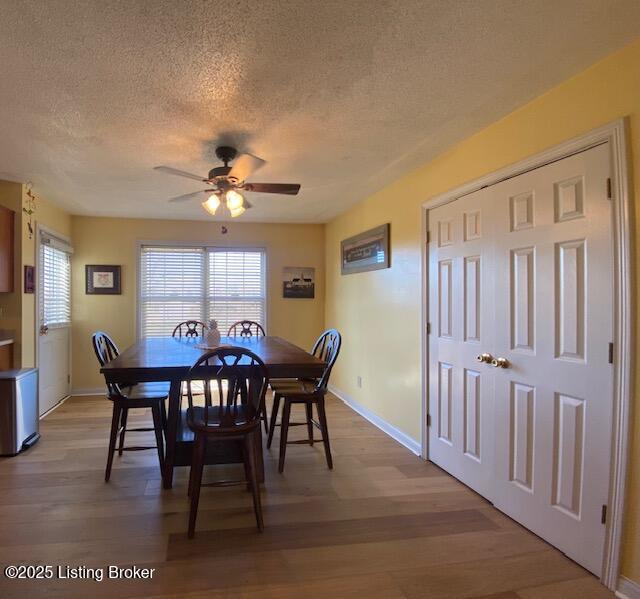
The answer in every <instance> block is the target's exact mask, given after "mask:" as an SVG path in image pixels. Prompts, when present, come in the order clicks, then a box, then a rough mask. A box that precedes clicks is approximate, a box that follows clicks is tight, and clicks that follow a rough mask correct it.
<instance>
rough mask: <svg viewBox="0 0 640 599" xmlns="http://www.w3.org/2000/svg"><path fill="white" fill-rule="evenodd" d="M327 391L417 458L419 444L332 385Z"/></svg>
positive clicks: (419, 449)
mask: <svg viewBox="0 0 640 599" xmlns="http://www.w3.org/2000/svg"><path fill="white" fill-rule="evenodd" d="M329 391H331V393H333V394H334V395H335V396H336V397H337V398H338V399H341V400H342V401H343V402H344V403H345V404H347V405H348V406H349V407H350V408H351V409H352V410H353V411H354V412H358V414H360V416H362V417H363V418H366V419H367V420H368V421H369V422H370V423H371V424H373V425H374V426H377V427H378V428H379V429H380V430H381V431H382V432H384V433H387V435H389V436H390V437H391V438H392V439H395V440H396V441H397V442H398V443H400V445H404V446H405V447H406V448H407V449H408V450H409V451H410V452H411V453H415V454H416V455H417V456H419V455H420V453H421V447H422V446H421V444H420V442H419V441H416V440H415V439H412V438H411V437H410V436H409V435H407V434H405V433H403V432H402V431H401V430H399V429H397V428H396V427H395V426H393V425H391V424H389V423H388V422H387V421H386V420H383V419H382V418H380V416H378V415H377V414H374V413H373V412H371V411H370V410H369V409H367V408H365V407H364V406H363V405H362V404H360V403H358V402H357V401H356V400H355V399H352V398H351V397H349V396H348V395H347V394H346V393H344V392H343V391H340V389H336V388H335V387H334V386H333V385H329Z"/></svg>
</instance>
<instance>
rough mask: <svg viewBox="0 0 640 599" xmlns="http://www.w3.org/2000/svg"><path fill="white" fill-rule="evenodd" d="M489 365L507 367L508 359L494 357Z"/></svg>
mask: <svg viewBox="0 0 640 599" xmlns="http://www.w3.org/2000/svg"><path fill="white" fill-rule="evenodd" d="M491 366H493V367H495V368H509V366H510V364H509V360H507V359H506V358H494V359H493V360H491Z"/></svg>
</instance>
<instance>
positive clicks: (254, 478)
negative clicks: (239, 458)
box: [244, 433, 264, 532]
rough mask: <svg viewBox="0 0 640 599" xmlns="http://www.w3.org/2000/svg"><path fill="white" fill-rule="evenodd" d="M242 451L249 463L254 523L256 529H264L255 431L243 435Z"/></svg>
mask: <svg viewBox="0 0 640 599" xmlns="http://www.w3.org/2000/svg"><path fill="white" fill-rule="evenodd" d="M244 452H245V454H246V456H247V458H248V465H249V477H250V478H249V481H248V482H249V483H250V484H251V492H252V493H253V511H254V512H255V514H256V524H257V525H258V530H259V531H260V532H262V531H263V530H264V521H263V520H262V502H261V501H260V483H258V470H257V467H256V433H249V434H248V435H245V437H244Z"/></svg>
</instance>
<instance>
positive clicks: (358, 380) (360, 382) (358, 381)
mask: <svg viewBox="0 0 640 599" xmlns="http://www.w3.org/2000/svg"><path fill="white" fill-rule="evenodd" d="M356 384H357V385H358V388H359V389H362V377H361V376H359V377H358V379H357V380H356Z"/></svg>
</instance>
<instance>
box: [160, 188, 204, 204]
mask: <svg viewBox="0 0 640 599" xmlns="http://www.w3.org/2000/svg"><path fill="white" fill-rule="evenodd" d="M203 193H211V190H210V189H202V190H200V191H194V192H192V193H185V194H183V195H181V196H176V197H175V198H171V199H170V200H169V202H171V203H180V202H188V201H189V200H195V199H196V198H197V197H198V196H199V195H200V194H203Z"/></svg>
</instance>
